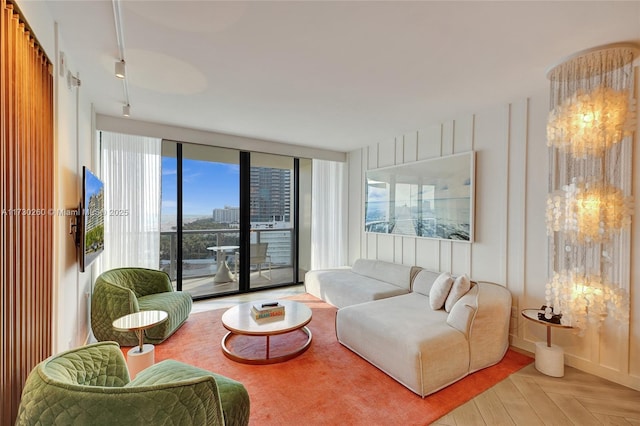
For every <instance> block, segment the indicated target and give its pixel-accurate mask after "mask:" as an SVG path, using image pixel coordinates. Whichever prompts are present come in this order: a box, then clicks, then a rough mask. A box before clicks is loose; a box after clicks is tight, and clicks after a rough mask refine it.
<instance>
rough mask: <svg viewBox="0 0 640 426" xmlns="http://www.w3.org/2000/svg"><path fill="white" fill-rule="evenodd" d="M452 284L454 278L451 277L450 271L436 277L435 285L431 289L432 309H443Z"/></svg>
mask: <svg viewBox="0 0 640 426" xmlns="http://www.w3.org/2000/svg"><path fill="white" fill-rule="evenodd" d="M452 284H453V278H451V274H450V273H448V272H443V273H441V274H440V276H439V277H438V278H436V280H435V281H434V282H433V286H431V291H429V305H430V306H431V309H433V310H434V311H437V310H439V309H442V307H443V306H444V302H445V301H446V300H447V296H448V295H449V290H451V285H452Z"/></svg>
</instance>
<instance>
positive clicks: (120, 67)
mask: <svg viewBox="0 0 640 426" xmlns="http://www.w3.org/2000/svg"><path fill="white" fill-rule="evenodd" d="M125 75H126V74H125V62H124V59H122V60H120V61H117V62H116V77H118V78H121V79H123V78H125Z"/></svg>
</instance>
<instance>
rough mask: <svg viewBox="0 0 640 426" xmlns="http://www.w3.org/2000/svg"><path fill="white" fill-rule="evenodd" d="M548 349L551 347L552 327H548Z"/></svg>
mask: <svg viewBox="0 0 640 426" xmlns="http://www.w3.org/2000/svg"><path fill="white" fill-rule="evenodd" d="M547 347H548V348H550V347H551V327H550V326H547Z"/></svg>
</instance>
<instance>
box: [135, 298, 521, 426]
mask: <svg viewBox="0 0 640 426" xmlns="http://www.w3.org/2000/svg"><path fill="white" fill-rule="evenodd" d="M290 299H293V300H298V301H301V302H304V303H306V304H307V306H309V307H310V308H311V309H312V312H313V318H312V320H311V322H310V323H309V324H308V327H309V329H310V330H311V332H312V333H313V341H312V342H311V346H310V347H309V349H308V350H307V351H306V352H304V353H303V354H302V355H300V356H298V357H297V358H294V359H292V360H289V361H286V362H284V363H280V364H272V365H247V364H240V363H237V362H234V361H231V360H230V359H228V358H226V357H225V356H224V355H223V354H222V351H221V349H220V341H221V340H222V337H223V336H224V335H225V333H226V330H225V329H224V327H223V326H222V324H221V322H220V318H221V316H222V314H223V313H224V311H225V310H224V309H221V310H215V311H210V312H203V313H198V314H192V315H191V316H190V317H189V319H188V320H187V322H186V323H185V324H184V325H183V326H182V327H181V328H180V329H179V330H178V331H177V332H176V333H175V334H174V335H173V336H172V337H171V338H169V339H168V340H167V341H165V342H164V343H161V344H159V345H157V346H156V362H157V361H161V360H164V359H170V358H171V359H176V360H179V361H183V362H186V363H189V364H192V365H195V366H198V367H201V368H204V369H207V370H209V371H213V372H215V373H218V374H222V375H224V376H227V377H230V378H232V379H235V380H238V381H240V382H242V383H243V384H244V385H245V386H246V388H247V390H248V391H249V395H250V398H251V420H250V424H251V425H259V426H262V425H297V424H305V425H335V424H348V425H391V424H402V425H425V424H429V423H431V422H433V421H435V420H437V419H439V418H440V417H442V416H443V415H445V414H446V413H448V412H449V411H451V410H453V409H454V408H456V407H458V406H460V405H461V404H463V403H465V402H467V401H468V400H470V399H472V398H473V397H474V396H476V395H478V394H479V393H481V392H483V391H485V390H486V389H488V388H490V387H491V386H493V385H495V384H496V383H498V382H499V381H501V380H502V379H504V378H506V377H507V376H509V375H510V374H511V373H513V372H515V371H517V370H519V369H521V368H522V367H524V366H526V365H528V364H530V363H531V362H532V361H533V359H532V358H530V357H528V356H526V355H522V354H520V353H517V352H514V351H512V350H509V351H508V352H507V354H506V356H505V357H504V359H503V360H502V361H501V362H500V363H499V364H497V365H494V366H492V367H489V368H485V369H484V370H481V371H479V372H476V373H474V374H472V375H470V376H467V377H465V378H464V379H462V380H460V381H459V382H457V383H454V384H453V385H451V386H449V387H447V388H445V389H443V390H441V391H439V392H436V393H434V394H432V395H429V396H427V397H426V398H424V399H423V398H421V397H419V396H418V395H416V394H414V393H413V392H411V391H410V390H408V389H407V388H405V387H404V386H402V385H401V384H400V383H398V382H396V381H395V380H393V379H392V378H391V377H389V376H387V375H386V374H385V373H383V372H382V371H380V370H378V369H377V368H376V367H374V366H373V365H371V364H369V363H368V362H367V361H365V360H364V359H362V358H360V357H359V356H358V355H356V354H354V353H353V352H351V351H350V350H349V349H347V348H345V347H344V346H342V345H341V344H340V343H338V341H337V339H336V334H335V316H336V311H337V310H336V308H334V307H332V306H331V305H328V304H326V303H324V302H323V301H321V300H319V299H317V298H315V297H313V296H310V295H308V294H304V295H299V296H295V297H291V298H290ZM301 334H302V332H299V333H291V335H290V336H289V335H282V336H274V337H272V338H271V345H272V349H276V348H279V349H282V350H286V347H287V346H288V345H291V344H298V343H299V342H300V339H301V338H304V336H300V335H301ZM279 338H280V339H281V340H280V341H278V339H279ZM249 339H260V340H259V341H252V342H250V341H248V340H247V341H244V342H238V343H237V344H238V345H239V346H238V347H237V348H238V349H239V350H242V351H244V352H247V351H248V352H249V353H250V352H252V351H253V352H258V351H262V350H263V348H264V340H265V338H258V337H250V338H249ZM126 351H127V349H126V348H123V352H125V353H126ZM245 355H246V354H245Z"/></svg>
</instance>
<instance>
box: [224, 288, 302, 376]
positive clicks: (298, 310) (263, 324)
mask: <svg viewBox="0 0 640 426" xmlns="http://www.w3.org/2000/svg"><path fill="white" fill-rule="evenodd" d="M264 302H268V301H266V300H259V301H255V302H247V303H242V304H240V305H237V306H234V307H233V308H230V309H229V310H227V311H226V312H225V313H224V314H223V315H222V325H223V326H224V328H226V329H227V330H229V332H228V333H227V334H226V335H225V336H224V337H223V338H222V342H221V345H222V352H223V353H224V354H225V356H227V358H229V359H232V360H234V361H237V362H242V363H245V364H275V363H277V362H283V361H287V360H289V359H291V358H294V357H296V356H298V355H300V354H301V353H303V352H304V351H306V350H307V349H308V348H309V345H310V344H311V338H312V335H311V330H309V329H308V328H307V327H306V325H307V324H309V322H310V321H311V309H309V308H308V307H307V306H306V305H305V304H304V303H300V302H295V301H292V300H278V303H279V304H281V305H283V306H284V316H282V317H275V318H267V319H260V320H256V319H254V318H253V316H252V315H251V306H253V305H257V306H260V305H261V304H262V303H264ZM296 330H302V331H303V332H304V333H305V334H306V335H307V341H306V342H305V343H304V344H303V345H302V346H300V347H298V348H296V349H295V350H293V351H291V352H288V353H285V354H283V355H278V356H275V357H272V356H270V353H269V338H270V337H271V336H275V335H278V334H284V333H290V332H293V331H296ZM234 335H245V336H265V337H266V339H267V340H266V348H265V357H264V358H246V357H243V356H242V355H239V354H237V353H234V352H233V351H232V350H231V349H229V347H228V342H229V339H230V338H231V337H233V336H234Z"/></svg>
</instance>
